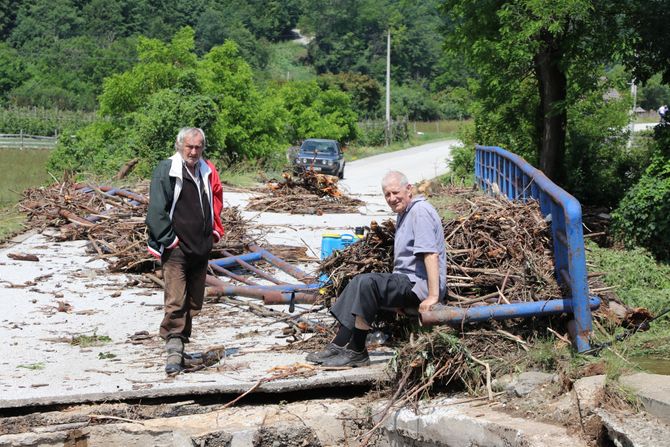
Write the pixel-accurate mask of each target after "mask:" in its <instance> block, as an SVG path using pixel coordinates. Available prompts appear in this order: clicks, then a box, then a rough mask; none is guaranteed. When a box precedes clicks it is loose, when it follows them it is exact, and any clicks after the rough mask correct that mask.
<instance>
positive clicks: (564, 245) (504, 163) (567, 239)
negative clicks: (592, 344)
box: [475, 146, 593, 352]
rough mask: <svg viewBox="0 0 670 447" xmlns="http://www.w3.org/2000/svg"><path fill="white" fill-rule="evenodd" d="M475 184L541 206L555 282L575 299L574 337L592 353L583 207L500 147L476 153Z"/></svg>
mask: <svg viewBox="0 0 670 447" xmlns="http://www.w3.org/2000/svg"><path fill="white" fill-rule="evenodd" d="M475 178H476V182H477V185H478V186H479V188H481V189H482V190H484V191H487V192H492V193H497V192H499V193H500V194H504V195H505V196H507V197H508V198H509V199H511V200H529V199H535V200H537V201H538V202H539V204H540V209H541V211H542V214H543V215H544V216H545V217H546V218H547V219H548V220H551V234H552V239H553V241H554V262H555V275H556V279H557V280H558V282H559V284H561V285H563V286H565V288H566V289H568V290H569V291H570V295H571V296H570V297H569V298H567V299H570V301H571V303H570V304H571V308H572V312H573V315H574V320H573V322H574V323H573V327H572V328H571V329H572V330H571V332H572V336H573V339H574V342H575V345H576V347H577V350H578V351H580V352H581V351H585V350H587V349H589V335H590V332H591V327H592V326H591V306H592V304H591V305H590V302H589V296H588V282H587V271H586V257H585V253H584V236H583V232H582V208H581V205H580V203H579V201H577V199H575V198H574V197H573V196H571V195H570V194H568V193H567V192H566V191H564V190H563V189H561V188H560V187H558V186H557V185H556V184H555V183H553V182H552V181H551V180H549V179H548V178H547V177H546V176H545V175H544V173H543V172H542V171H540V170H539V169H536V168H534V167H533V166H531V165H530V164H529V163H528V162H526V161H525V160H524V159H523V158H521V157H519V156H518V155H515V154H513V153H511V152H508V151H506V150H504V149H501V148H499V147H493V146H477V147H476V151H475ZM592 301H593V300H592ZM592 301H591V303H592Z"/></svg>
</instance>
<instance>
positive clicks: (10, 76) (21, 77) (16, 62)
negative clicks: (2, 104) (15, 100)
mask: <svg viewBox="0 0 670 447" xmlns="http://www.w3.org/2000/svg"><path fill="white" fill-rule="evenodd" d="M26 78H27V74H26V72H25V66H24V64H23V61H22V60H21V58H20V56H19V53H18V51H16V50H15V49H13V48H12V47H10V46H9V45H7V44H6V43H4V42H3V43H0V95H1V97H2V98H3V99H5V98H6V97H7V94H8V93H9V92H10V91H11V90H12V89H14V88H16V87H17V86H19V85H20V84H21V83H22V82H23V81H25V79H26Z"/></svg>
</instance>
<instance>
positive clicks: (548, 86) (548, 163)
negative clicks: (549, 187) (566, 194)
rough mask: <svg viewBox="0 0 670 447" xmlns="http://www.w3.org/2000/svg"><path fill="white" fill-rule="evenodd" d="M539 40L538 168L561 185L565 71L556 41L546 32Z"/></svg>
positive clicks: (537, 61) (562, 175)
mask: <svg viewBox="0 0 670 447" xmlns="http://www.w3.org/2000/svg"><path fill="white" fill-rule="evenodd" d="M542 41H543V42H544V45H543V47H542V48H541V50H540V52H539V53H538V54H537V55H536V56H535V70H536V73H537V79H538V81H539V82H538V84H539V89H540V110H539V113H540V122H541V129H542V130H541V138H540V141H541V146H540V157H539V159H540V169H541V170H542V171H543V172H544V173H545V174H546V175H547V177H549V178H550V179H551V180H553V181H554V182H555V183H558V184H561V183H562V181H563V179H564V178H565V169H564V166H563V160H564V158H565V131H566V122H567V112H566V110H565V102H564V101H565V98H566V95H567V80H566V76H565V72H564V71H563V69H562V68H561V67H560V58H561V50H560V48H559V45H558V44H557V42H556V40H555V39H554V38H553V37H552V36H551V35H550V34H549V33H544V35H543V36H542Z"/></svg>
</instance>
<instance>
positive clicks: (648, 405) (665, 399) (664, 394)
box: [619, 373, 670, 423]
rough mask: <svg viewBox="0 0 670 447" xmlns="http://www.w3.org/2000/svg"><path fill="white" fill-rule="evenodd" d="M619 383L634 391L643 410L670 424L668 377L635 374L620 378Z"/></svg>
mask: <svg viewBox="0 0 670 447" xmlns="http://www.w3.org/2000/svg"><path fill="white" fill-rule="evenodd" d="M619 382H620V383H621V384H622V385H624V386H626V387H628V388H631V389H632V390H634V391H635V394H636V395H637V396H638V397H639V398H640V400H641V401H642V404H643V405H644V409H645V410H647V411H648V412H649V413H651V414H653V415H654V416H656V417H657V418H659V419H661V420H662V421H664V422H665V423H670V376H666V375H662V374H648V373H637V374H633V375H630V376H624V377H621V378H620V379H619Z"/></svg>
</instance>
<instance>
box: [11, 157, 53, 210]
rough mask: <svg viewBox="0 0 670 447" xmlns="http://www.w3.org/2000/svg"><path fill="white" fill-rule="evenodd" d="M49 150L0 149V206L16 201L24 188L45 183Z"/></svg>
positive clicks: (47, 176)
mask: <svg viewBox="0 0 670 447" xmlns="http://www.w3.org/2000/svg"><path fill="white" fill-rule="evenodd" d="M50 153H51V151H50V150H45V149H25V150H20V149H0V166H1V168H0V207H3V206H5V207H6V206H9V205H13V204H14V203H16V202H17V201H18V200H19V199H20V198H21V193H22V192H23V190H24V189H27V188H33V187H36V186H39V185H42V184H43V183H45V182H46V181H47V180H48V178H49V175H48V174H47V172H46V169H45V166H46V162H47V159H48V158H49V154H50Z"/></svg>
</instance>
